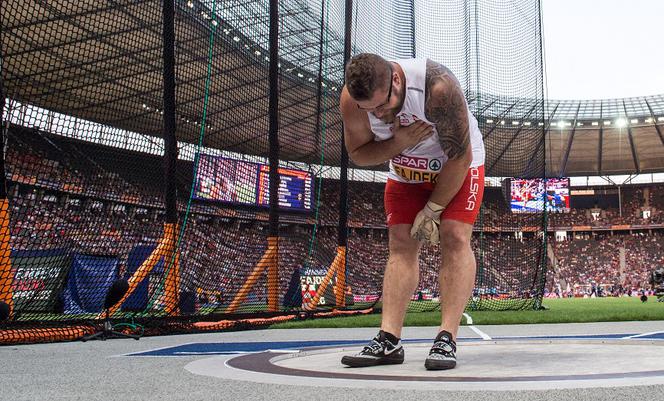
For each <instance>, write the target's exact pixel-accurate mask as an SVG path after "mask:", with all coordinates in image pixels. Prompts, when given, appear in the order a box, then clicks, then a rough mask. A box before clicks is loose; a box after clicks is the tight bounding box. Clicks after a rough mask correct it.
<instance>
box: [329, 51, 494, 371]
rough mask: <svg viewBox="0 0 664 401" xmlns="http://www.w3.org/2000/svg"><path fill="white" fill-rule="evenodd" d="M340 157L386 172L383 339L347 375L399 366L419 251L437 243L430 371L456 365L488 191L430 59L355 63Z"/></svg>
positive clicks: (472, 138) (474, 130) (464, 119)
mask: <svg viewBox="0 0 664 401" xmlns="http://www.w3.org/2000/svg"><path fill="white" fill-rule="evenodd" d="M341 113H342V116H343V121H344V137H345V141H346V148H347V150H348V153H349V155H350V158H351V159H352V160H353V162H354V163H355V164H357V165H360V166H371V165H378V164H382V163H385V162H388V161H389V163H390V172H389V176H388V177H389V178H388V181H387V184H386V185H385V211H386V214H387V225H388V229H389V258H388V263H387V267H386V269H385V276H384V278H383V312H382V321H381V330H380V332H379V333H378V335H377V336H376V337H375V338H374V339H373V340H372V341H371V342H370V343H369V345H367V346H366V347H364V349H363V350H362V351H361V352H360V353H358V354H356V355H348V356H344V357H343V359H342V361H341V362H342V363H343V364H345V365H348V366H352V367H360V366H374V365H381V364H399V363H402V362H403V360H404V350H403V347H402V346H401V341H400V337H401V328H402V326H403V320H404V317H405V313H406V308H407V306H408V303H409V301H410V299H411V296H412V295H413V293H414V292H415V290H416V288H417V284H418V282H419V266H418V254H419V250H420V246H421V244H422V243H423V242H429V243H432V244H438V243H440V250H441V268H440V275H439V277H440V279H439V285H440V293H441V304H442V308H441V309H442V311H443V313H442V321H441V326H440V329H439V333H438V335H437V336H436V339H435V340H434V344H433V346H432V348H431V351H430V352H429V356H428V357H427V359H426V360H425V366H426V368H427V369H433V370H441V369H451V368H453V367H454V366H456V342H455V341H456V335H457V331H458V328H459V323H460V321H461V315H462V314H463V310H464V308H465V305H466V302H467V300H468V299H469V298H470V295H471V292H472V289H473V284H474V281H475V270H476V263H475V256H474V254H473V251H472V249H471V247H470V239H471V235H472V227H473V223H474V222H475V219H476V218H477V215H478V213H479V210H480V204H481V202H482V195H483V192H484V155H485V152H484V144H483V142H482V134H481V132H480V131H479V129H478V126H477V121H476V120H475V118H474V116H473V115H472V114H471V113H470V112H469V110H468V104H467V102H466V99H465V97H464V95H463V91H462V89H461V87H460V85H459V82H458V81H457V79H456V78H455V77H454V75H453V74H452V72H451V71H449V70H448V69H447V68H445V67H444V66H442V65H440V64H438V63H436V62H433V61H431V60H427V59H410V60H396V61H387V60H385V59H383V58H382V57H380V56H377V55H375V54H368V53H364V54H360V55H357V56H355V57H354V58H353V59H352V60H351V61H350V62H349V64H348V65H347V66H346V85H345V86H344V89H343V91H342V93H341Z"/></svg>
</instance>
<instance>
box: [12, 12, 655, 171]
mask: <svg viewBox="0 0 664 401" xmlns="http://www.w3.org/2000/svg"><path fill="white" fill-rule="evenodd" d="M61 3H62V4H55V3H53V2H37V1H18V0H8V1H7V2H6V4H5V6H4V7H2V11H1V12H2V30H1V34H2V38H1V39H2V44H3V49H2V50H3V80H4V87H5V92H6V95H7V96H8V97H10V98H12V99H15V100H18V101H20V102H22V103H26V104H31V105H35V106H39V107H41V108H44V109H47V110H52V111H55V112H58V113H62V114H64V115H69V116H74V117H77V118H81V119H84V120H88V121H92V122H95V123H99V124H102V125H105V126H110V127H114V128H119V129H123V130H127V131H131V132H137V133H141V134H146V135H152V136H155V137H161V128H162V116H161V110H160V109H161V104H162V36H161V2H160V1H153V0H142V1H131V2H129V1H119V0H117V1H108V2H98V1H92V0H84V1H77V2H61ZM209 3H211V2H207V4H206V3H200V2H194V1H186V2H185V1H177V2H176V4H177V7H178V11H177V19H176V31H177V32H176V36H177V42H176V46H177V48H176V53H177V83H178V86H177V110H178V117H179V120H178V139H179V140H180V141H184V142H189V143H197V142H198V140H199V136H200V133H201V124H200V122H201V118H202V115H203V112H202V110H203V102H204V98H205V82H206V74H207V71H208V51H209V38H210V32H211V31H212V30H215V31H216V33H217V34H216V35H215V37H214V40H215V41H216V42H215V43H214V45H213V46H212V49H213V52H212V53H213V54H212V57H211V58H210V59H211V65H210V68H211V72H212V79H211V87H210V92H209V98H208V109H207V121H206V125H207V128H206V132H205V138H204V142H203V143H204V145H205V146H208V147H213V148H219V149H225V150H231V151H235V152H240V153H245V154H256V155H266V154H267V150H268V142H267V130H268V116H267V105H268V102H267V95H268V76H267V68H268V59H267V57H266V56H267V53H268V52H267V40H268V38H267V15H268V12H267V11H268V10H267V2H264V1H262V2H259V1H230V2H223V3H222V4H224V9H223V10H222V11H220V12H219V15H220V16H221V18H218V19H214V20H213V19H212V18H211V17H210V15H209V14H210V13H209V9H210V4H209ZM280 7H281V9H280V12H281V15H282V22H281V29H282V34H281V36H280V57H281V58H280V64H281V67H280V68H281V78H280V100H279V106H280V132H279V138H280V144H281V155H280V157H281V159H286V160H294V161H302V162H308V163H321V161H322V162H323V163H322V164H327V165H337V164H338V163H339V159H340V140H341V119H340V116H339V110H338V93H339V88H338V86H339V82H340V81H341V75H342V71H343V68H342V61H341V60H342V46H341V43H342V41H341V39H340V38H339V37H337V36H335V34H334V32H333V31H332V30H330V31H329V32H325V36H324V37H325V43H323V42H321V37H322V36H321V30H320V24H319V21H318V20H317V19H318V18H319V16H320V12H318V11H317V10H313V9H311V8H310V7H309V3H307V2H303V1H297V0H289V1H283V2H280ZM248 15H250V16H251V18H247V16H248ZM323 44H326V45H327V44H329V46H327V47H326V48H325V49H326V57H325V58H324V59H321V58H320V57H319V54H320V49H321V48H322V45H323ZM319 69H320V70H321V72H323V73H321V76H322V77H324V78H323V79H322V81H320V80H319V77H318V71H319ZM318 88H323V89H322V90H321V91H318ZM469 98H470V99H469V101H470V107H471V109H472V110H474V111H479V112H481V115H480V117H479V120H480V124H481V127H482V130H483V133H484V135H485V136H491V137H493V138H497V139H499V140H498V141H496V140H493V141H492V146H491V147H490V148H488V149H487V166H488V167H489V170H488V175H493V176H519V175H521V173H522V172H521V171H519V169H518V168H516V167H514V166H516V165H517V164H515V163H514V162H508V161H509V157H508V156H510V155H511V156H510V157H521V158H527V157H532V156H533V155H535V154H538V152H537V150H538V149H541V147H542V146H545V148H546V157H547V172H548V174H549V175H551V176H558V175H562V176H564V175H595V174H597V175H608V174H630V173H647V172H661V171H664V96H652V97H639V98H628V99H611V100H591V101H549V102H547V104H546V106H544V105H543V104H542V103H541V101H534V100H531V99H524V98H518V99H517V98H515V99H510V98H506V97H498V96H491V95H483V96H482V97H478V96H475V95H473V94H470V96H469ZM480 100H481V101H480ZM534 109H540V110H546V111H545V113H544V114H542V113H539V117H533V118H532V119H529V116H535V115H537V114H538V113H533V110H534ZM319 110H323V111H324V117H321V118H320V119H319V116H320V114H319ZM542 116H545V117H544V118H543V117H542ZM536 127H541V128H542V129H546V130H547V131H546V132H547V135H546V137H545V140H544V141H542V140H541V138H542V136H541V135H537V132H538V131H539V129H537V128H536ZM53 128H54V130H57V129H58V128H60V129H64V128H63V127H53ZM539 132H541V131H539ZM533 133H534V134H533ZM323 134H324V135H323ZM517 136H518V138H519V140H518V141H515V140H514V138H515V137H517ZM321 143H324V146H321ZM517 146H518V147H519V149H515V147H517ZM321 148H322V149H321ZM322 150H324V154H323V155H324V160H321V153H322Z"/></svg>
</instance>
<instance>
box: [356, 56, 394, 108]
mask: <svg viewBox="0 0 664 401" xmlns="http://www.w3.org/2000/svg"><path fill="white" fill-rule="evenodd" d="M393 75H394V70H392V65H390V89H389V90H388V91H387V100H385V101H384V102H383V103H382V104H380V105H378V106H376V107H372V108H364V107H360V105H359V104H358V105H357V108H358V109H360V110H364V111H374V110H378V109H382V108H383V107H385V106H387V104H388V103H389V102H390V98H391V97H392V76H393Z"/></svg>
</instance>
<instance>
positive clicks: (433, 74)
mask: <svg viewBox="0 0 664 401" xmlns="http://www.w3.org/2000/svg"><path fill="white" fill-rule="evenodd" d="M425 89H426V92H425V106H424V110H425V115H426V118H427V119H428V120H429V121H431V122H433V123H434V124H435V125H436V130H437V131H438V136H439V138H440V145H441V147H442V148H443V151H444V152H445V154H446V155H447V157H449V158H450V159H456V158H458V157H460V156H462V155H463V154H464V153H465V152H466V150H467V149H468V146H469V144H470V128H469V123H468V110H467V107H466V100H465V98H464V95H463V91H462V90H461V87H460V86H459V82H458V81H457V79H456V77H455V76H454V74H452V72H451V71H450V70H449V69H447V68H445V67H444V66H442V65H440V64H438V63H436V62H434V61H431V60H427V71H426V86H425Z"/></svg>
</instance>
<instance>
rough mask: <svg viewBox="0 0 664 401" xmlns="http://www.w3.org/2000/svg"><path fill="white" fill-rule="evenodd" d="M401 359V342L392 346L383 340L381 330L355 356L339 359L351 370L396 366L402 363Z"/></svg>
mask: <svg viewBox="0 0 664 401" xmlns="http://www.w3.org/2000/svg"><path fill="white" fill-rule="evenodd" d="M403 358H404V352H403V347H402V346H401V340H399V341H397V343H396V344H393V343H392V342H390V340H388V339H387V338H385V332H384V331H383V330H381V331H380V332H378V335H377V336H376V337H374V338H373V340H371V342H370V343H369V344H367V345H366V346H365V347H364V348H363V349H362V351H360V352H359V353H357V354H355V355H346V356H344V357H343V358H341V363H342V364H344V365H346V366H349V367H351V368H362V367H366V366H377V365H398V364H400V363H403Z"/></svg>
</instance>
